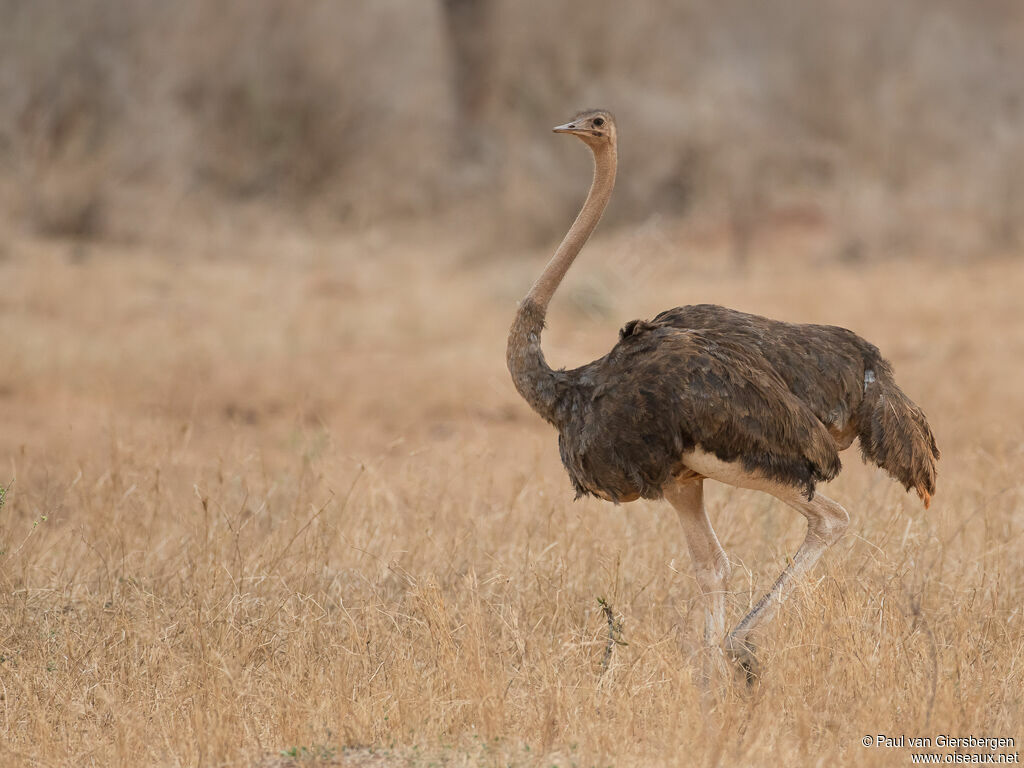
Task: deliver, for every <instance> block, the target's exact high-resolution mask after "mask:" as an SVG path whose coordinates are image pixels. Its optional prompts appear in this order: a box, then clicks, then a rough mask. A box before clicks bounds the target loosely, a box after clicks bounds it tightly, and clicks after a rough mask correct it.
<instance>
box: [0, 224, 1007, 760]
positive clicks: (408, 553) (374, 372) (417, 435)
mask: <svg viewBox="0 0 1024 768" xmlns="http://www.w3.org/2000/svg"><path fill="white" fill-rule="evenodd" d="M436 235H437V233H436V232H430V231H425V230H420V229H411V230H409V231H406V232H401V231H398V230H392V232H391V233H389V234H388V235H387V236H384V235H383V234H382V233H381V232H369V233H366V234H363V235H358V236H351V237H341V236H338V237H334V238H319V239H314V238H310V237H307V236H305V235H303V234H301V233H294V232H287V231H285V232H259V231H257V232H255V233H254V234H253V235H252V236H251V237H248V238H239V237H237V236H235V235H232V234H227V235H223V236H220V235H216V234H214V235H209V236H207V237H206V238H203V237H200V236H198V235H196V236H189V237H185V236H182V237H181V238H179V241H178V242H177V243H175V245H174V248H173V249H170V248H168V249H167V250H162V249H157V248H147V247H142V246H138V247H134V248H127V247H119V246H113V245H111V246H104V247H99V246H85V247H82V246H70V245H67V244H64V243H60V242H57V241H36V240H31V239H14V240H13V241H12V243H11V245H9V246H8V248H7V250H6V251H5V254H4V257H3V260H2V261H0V284H2V285H3V286H4V291H3V292H2V294H0V338H2V339H3V340H4V341H3V360H4V363H3V366H2V368H0V425H2V426H0V480H2V481H4V484H5V485H6V484H7V481H13V485H12V486H11V488H10V490H9V493H8V496H7V500H6V504H5V505H4V506H3V508H2V510H0V762H3V763H4V764H5V765H42V766H63V765H73V766H86V765H161V766H163V765H168V766H170V765H235V766H251V765H257V764H260V765H264V766H284V765H295V764H308V765H316V764H352V765H367V766H369V765H415V766H419V765H429V764H450V765H541V764H543V765H559V766H570V765H579V766H591V765H595V766H596V765H602V766H603V765H609V764H615V765H626V766H628V765H654V764H677V763H678V764H694V765H831V764H845V765H859V764H866V763H868V762H870V763H871V764H875V765H900V766H902V765H908V764H909V763H910V758H909V752H910V750H909V749H893V750H883V749H872V750H867V749H865V748H864V747H862V746H861V744H860V741H861V738H862V737H863V736H864V735H865V734H875V733H893V734H899V733H905V734H908V735H934V734H937V733H950V734H954V735H967V734H974V735H988V736H1014V737H1016V738H1017V739H1018V744H1019V743H1020V739H1021V738H1024V732H1022V731H1021V712H1022V701H1021V696H1022V694H1021V691H1022V671H1024V667H1022V652H1024V633H1022V616H1021V610H1020V606H1021V604H1022V602H1024V573H1022V571H1021V566H1020V564H1021V562H1022V560H1024V531H1022V523H1021V519H1022V518H1021V505H1022V502H1024V497H1022V491H1021V484H1020V473H1021V467H1022V450H1021V445H1022V442H1021V438H1022V428H1021V426H1020V425H1021V423H1022V422H1024V396H1022V394H1021V390H1020V384H1019V381H1020V378H1021V375H1022V374H1024V368H1022V366H1024V362H1022V361H1024V316H1022V314H1021V312H1020V308H1019V297H1020V295H1021V289H1022V288H1024V265H1022V264H1021V263H1020V261H1019V260H1017V261H1007V260H992V261H989V262H985V263H979V264H976V265H972V266H964V265H957V264H949V265H945V266H944V265H942V263H941V262H940V261H936V263H933V264H930V265H926V264H923V263H916V262H910V261H905V262H895V263H892V264H888V265H884V266H883V265H869V266H866V267H863V268H859V269H852V268H849V267H842V266H836V265H829V266H823V265H821V264H820V263H818V262H817V261H816V258H817V257H816V255H815V254H816V253H817V251H816V248H817V243H818V242H819V240H820V238H819V237H818V233H815V232H813V231H810V232H809V231H806V230H799V229H792V230H783V229H779V230H778V231H777V232H776V234H775V235H773V239H772V240H771V242H769V243H766V248H767V250H766V252H765V254H764V263H765V264H771V267H770V268H768V267H767V266H766V267H764V268H760V267H758V266H757V265H753V267H752V268H751V271H749V272H748V273H747V274H745V275H739V276H737V275H733V274H729V273H728V272H726V271H725V270H724V269H722V268H720V267H719V266H718V265H719V264H720V263H721V261H722V260H723V257H724V254H725V253H726V251H727V247H726V245H725V242H724V239H723V238H722V237H720V236H718V235H715V233H710V234H709V233H703V234H700V233H694V232H691V231H689V230H683V229H677V228H673V227H669V226H660V227H659V226H654V225H651V226H648V227H647V228H645V229H642V230H639V231H638V232H636V233H634V234H631V235H628V236H625V235H623V236H615V237H611V238H605V239H603V240H600V241H598V242H596V243H594V244H593V247H592V248H591V249H589V250H588V252H587V253H586V254H585V257H584V260H583V262H581V264H580V265H579V268H578V269H577V271H576V272H574V273H573V274H572V275H571V276H570V279H569V281H568V283H567V285H566V286H565V289H564V292H563V293H562V294H560V296H559V297H558V298H557V299H556V302H555V303H556V307H555V312H554V316H553V317H552V319H551V330H550V331H549V333H548V338H547V348H548V350H549V358H550V359H552V360H553V361H557V362H559V363H575V362H577V361H582V360H585V359H590V358H591V357H593V356H596V355H597V354H600V353H602V352H603V351H604V350H605V349H606V347H607V345H608V344H609V343H610V341H611V340H612V339H613V338H614V337H615V331H616V329H617V327H618V325H619V324H620V323H621V322H622V321H624V320H626V319H629V318H630V317H634V316H650V315H651V314H653V313H654V312H655V311H657V310H659V309H662V308H664V307H667V306H672V305H674V304H679V303H686V302H693V301H699V300H710V301H719V302H723V303H728V304H731V305H733V306H737V307H740V308H744V309H748V310H751V311H757V312H763V313H767V314H771V315H774V316H779V317H784V318H790V319H803V320H811V321H831V322H835V323H839V324H844V325H847V326H849V327H852V328H854V329H856V330H858V331H860V332H861V333H863V334H864V335H866V336H867V337H868V338H871V339H873V340H874V341H876V342H877V343H878V344H879V345H880V346H881V347H882V348H883V350H884V351H886V353H887V354H888V355H889V356H890V358H891V359H892V360H893V362H894V364H895V366H896V369H897V373H898V377H899V380H900V381H901V382H902V383H903V385H904V387H905V388H906V389H907V391H908V392H910V393H911V394H912V395H913V397H914V398H915V399H916V400H917V401H918V402H919V403H920V404H921V405H922V406H923V407H924V408H925V409H926V411H927V412H928V413H929V415H930V416H931V418H932V421H933V425H934V427H935V430H936V433H937V435H938V437H939V441H940V445H941V447H942V449H943V461H942V464H941V475H940V485H939V494H938V496H937V497H936V500H935V504H934V506H933V507H932V509H931V511H929V512H925V511H924V510H922V509H921V508H920V507H919V505H918V504H916V503H915V500H914V499H913V498H912V497H910V496H908V495H905V494H904V493H903V492H902V489H900V488H899V487H897V486H896V485H895V484H894V483H893V482H891V481H889V480H888V479H886V478H885V477H884V476H883V475H882V474H881V473H879V472H876V471H872V470H870V469H868V468H866V467H864V466H862V465H861V463H860V461H859V459H858V458H857V457H856V455H855V453H854V452H849V453H848V454H846V463H847V469H846V471H845V472H844V474H843V475H842V476H841V477H840V478H839V479H838V480H837V481H836V482H835V483H833V484H832V488H831V490H830V495H833V496H834V497H836V498H837V499H839V500H841V501H842V502H843V503H844V504H846V506H847V507H848V508H849V509H850V510H851V512H852V515H853V524H852V527H851V530H850V533H849V534H848V535H847V536H846V537H845V538H844V539H843V540H842V541H841V542H839V543H838V544H837V545H836V546H835V547H834V548H833V550H832V551H830V552H829V553H828V554H827V556H826V557H825V559H824V561H823V564H822V565H821V566H819V568H818V569H817V570H816V571H815V572H814V579H813V581H812V582H811V583H808V584H807V585H806V588H804V589H801V590H799V591H798V593H797V594H796V595H794V597H793V598H792V599H791V600H789V601H788V602H787V603H786V605H785V607H784V609H783V611H782V614H781V616H780V618H779V619H778V620H777V621H776V622H775V623H773V624H772V625H771V626H770V628H769V629H768V630H767V631H766V632H764V633H763V634H762V637H761V642H762V644H763V646H762V658H763V661H764V663H765V676H764V680H763V682H762V683H761V685H760V686H759V687H758V688H757V689H756V690H755V691H753V692H751V693H746V692H745V691H744V690H742V689H741V688H736V689H735V690H729V691H727V692H725V693H724V694H723V695H722V697H721V698H720V700H719V701H718V703H717V707H716V710H715V713H714V717H713V720H712V721H711V723H710V725H709V726H707V729H706V726H705V724H704V723H703V721H702V717H701V714H700V708H699V702H698V698H697V694H696V691H695V687H694V682H693V678H694V669H695V665H696V664H697V662H698V660H697V657H696V654H697V651H698V648H699V640H698V638H699V633H700V629H701V623H702V610H701V605H700V601H699V599H698V593H697V590H696V586H695V583H694V580H693V578H692V575H691V570H690V563H689V558H688V556H687V554H686V550H685V545H684V542H683V540H682V537H681V534H680V532H679V531H678V530H677V523H676V522H675V520H674V516H673V515H672V514H671V513H670V512H669V511H668V510H667V508H666V507H664V506H663V505H660V504H655V503H646V502H640V503H634V504H631V505H628V506H624V507H614V506H612V505H608V504H602V503H598V502H595V501H592V500H588V501H582V502H577V503H575V504H574V503H572V501H571V493H570V490H569V485H568V481H567V479H566V478H565V476H564V474H563V471H562V469H561V467H560V465H559V462H558V458H557V451H556V448H555V440H554V435H553V434H552V432H551V431H550V429H549V428H548V427H546V425H544V424H542V423H540V422H539V420H538V419H536V418H535V417H534V416H533V415H532V414H531V413H530V412H529V411H528V409H527V407H526V406H525V405H524V404H523V403H521V402H520V401H519V400H518V399H517V398H516V396H515V393H514V391H513V389H512V387H511V384H510V382H509V381H508V378H507V374H506V372H505V370H504V361H503V348H504V337H505V332H506V328H507V325H508V322H509V320H510V317H511V314H512V311H513V307H514V302H515V298H516V297H517V296H518V295H519V294H520V292H521V291H522V290H524V289H525V287H526V286H527V284H528V281H529V278H530V276H531V274H532V272H533V270H534V269H536V268H538V267H539V265H540V263H541V260H542V259H543V254H540V253H538V254H535V255H534V256H533V257H532V258H530V259H529V260H528V261H527V262H515V263H505V264H498V263H492V264H486V265H475V266H472V267H466V266H464V265H462V266H460V263H459V261H458V260H457V259H455V258H453V257H446V256H444V254H445V253H454V252H458V251H459V248H460V245H461V244H460V243H458V242H450V241H438V239H437V237H436ZM218 238H222V239H218ZM816 238H817V239H816ZM228 253H230V254H232V255H230V256H229V255H225V254H228ZM235 254H238V255H235ZM241 254H244V258H243V257H242V256H241ZM784 254H785V255H784ZM708 497H709V505H710V512H711V515H712V519H713V520H714V521H715V523H716V525H717V528H718V531H719V535H720V536H721V538H722V540H723V544H724V546H725V548H726V550H727V551H728V552H729V553H730V555H731V557H732V558H733V561H734V563H735V564H736V566H737V568H736V570H735V573H734V577H733V579H732V584H731V586H732V589H733V590H734V592H733V593H732V595H731V596H730V601H729V602H730V612H731V615H732V616H733V617H736V618H738V617H739V615H740V614H741V612H742V611H743V610H744V609H745V608H746V607H747V606H748V605H750V604H751V602H752V601H753V600H756V599H757V597H758V595H759V594H760V592H761V591H763V590H764V589H765V588H766V587H767V586H768V585H769V584H770V582H771V579H773V578H774V576H775V575H776V574H777V572H778V571H779V570H780V569H781V567H782V565H783V563H784V561H785V558H786V556H787V554H788V553H791V552H793V551H794V549H795V547H796V545H797V543H798V542H799V539H800V537H801V536H802V528H803V524H802V521H801V520H800V519H799V517H798V516H797V515H795V514H793V513H792V512H790V511H788V510H786V509H783V508H780V507H779V505H778V504H776V503H774V502H772V501H770V500H768V499H766V498H764V497H762V496H759V495H756V494H749V493H746V492H740V491H734V490H731V489H728V488H725V487H722V486H712V487H711V488H710V489H709V492H708ZM598 598H604V599H606V600H607V601H608V603H609V604H610V605H611V606H612V608H613V610H614V612H615V617H616V620H617V621H620V622H621V626H622V633H623V638H624V640H625V641H626V642H627V643H628V645H616V646H615V648H614V650H613V653H612V655H611V659H610V664H609V667H608V669H607V670H606V671H603V672H602V658H603V656H604V653H605V645H606V637H607V621H606V617H605V616H604V615H603V612H602V609H601V607H600V605H599V604H598ZM282 750H285V751H286V752H290V754H284V755H282Z"/></svg>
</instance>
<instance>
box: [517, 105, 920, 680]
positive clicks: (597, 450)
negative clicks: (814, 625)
mask: <svg viewBox="0 0 1024 768" xmlns="http://www.w3.org/2000/svg"><path fill="white" fill-rule="evenodd" d="M554 131H555V132H556V133H566V134H571V135H573V136H578V137H579V138H580V139H582V140H583V142H584V143H585V144H586V145H587V146H588V147H590V150H591V151H592V152H593V155H594V179H593V183H592V185H591V187H590V193H589V194H588V195H587V199H586V202H585V203H584V205H583V208H582V210H581V211H580V213H579V215H578V216H577V218H576V220H575V222H573V224H572V226H571V227H570V229H569V231H568V233H567V234H566V236H565V238H564V239H563V240H562V243H561V245H559V247H558V250H557V251H556V252H555V255H554V257H552V259H551V261H550V262H549V263H548V265H547V267H545V269H544V271H543V272H542V273H541V275H540V277H539V278H538V279H537V281H536V283H534V285H533V287H532V288H531V289H530V292H529V293H528V294H527V295H526V298H525V299H523V301H522V303H521V304H520V305H519V308H518V311H517V313H516V316H515V320H514V322H513V323H512V328H511V330H510V331H509V337H508V349H507V362H508V368H509V371H510V372H511V374H512V381H513V382H514V383H515V387H516V389H517V390H518V391H519V394H520V395H522V397H523V398H524V399H525V400H526V402H527V403H529V404H530V406H531V407H532V408H533V410H535V411H536V412H537V413H538V414H540V415H541V416H542V417H543V418H544V419H546V420H547V421H548V422H550V423H551V424H552V425H554V427H555V428H556V429H557V430H558V447H559V452H560V454H561V458H562V463H563V464H564V465H565V468H566V470H568V473H569V478H570V479H571V481H572V484H573V486H574V488H575V490H576V498H579V497H581V496H585V495H593V496H597V497H599V498H601V499H605V500H607V501H612V502H615V503H622V502H628V501H634V500H636V499H638V498H641V497H642V498H645V499H658V498H664V499H666V500H667V501H668V502H669V503H670V504H671V505H672V506H673V507H674V508H675V510H676V513H677V514H678V517H679V520H680V522H681V523H682V527H683V530H684V533H685V537H686V541H687V545H688V548H689V550H690V555H691V558H692V560H693V565H694V569H695V571H696V580H697V584H698V587H699V588H700V591H701V594H702V599H703V601H704V608H705V627H704V645H705V647H706V648H707V649H713V648H721V647H722V645H723V643H724V649H725V651H726V652H727V653H728V654H729V656H730V657H731V658H732V659H733V661H734V662H735V663H736V664H738V666H739V668H740V669H741V670H743V671H744V672H745V673H746V676H747V680H748V682H750V681H752V680H753V679H754V677H755V675H756V674H757V659H756V657H755V655H754V648H753V645H752V643H751V642H750V639H749V637H748V636H749V635H750V633H751V632H752V631H753V630H754V629H755V628H756V627H757V626H758V625H760V624H763V623H765V622H766V621H767V620H768V619H770V618H771V616H772V614H773V613H774V611H775V609H776V607H777V605H778V603H779V602H780V600H781V599H782V597H783V596H784V594H785V593H786V590H787V588H788V587H789V586H790V585H791V584H792V583H793V581H794V579H797V578H798V577H800V576H801V575H802V574H804V573H806V572H807V571H808V570H809V569H810V568H812V567H813V566H814V564H815V563H816V562H817V560H818V558H819V557H821V555H822V553H823V552H824V550H825V549H826V548H827V547H828V546H829V545H830V544H832V543H833V542H835V541H836V540H837V539H838V538H839V537H840V536H841V535H842V534H843V532H844V531H845V530H846V527H847V525H848V524H849V520H850V518H849V515H848V514H847V512H846V510H845V509H843V507H841V506H840V505H839V504H837V503H836V502H834V501H832V500H831V499H829V498H826V497H825V496H824V495H822V494H820V493H816V485H817V483H818V482H822V481H829V480H831V479H833V478H834V477H835V476H836V475H837V474H839V470H840V467H841V465H840V461H839V451H841V450H844V449H846V448H848V447H849V446H850V444H851V443H852V442H853V440H854V438H858V439H859V440H860V448H861V452H862V453H863V456H864V459H865V461H867V460H870V461H872V462H874V463H876V464H877V465H878V466H880V467H882V468H883V469H885V470H886V471H887V472H888V473H889V474H890V475H891V476H892V477H894V478H895V479H896V480H898V481H899V482H901V483H902V484H903V485H904V486H905V487H906V488H907V489H908V490H909V489H911V488H913V489H914V490H916V491H917V493H918V495H919V496H920V497H921V500H922V501H923V502H924V506H925V507H926V508H927V507H928V505H929V502H930V501H931V497H932V494H934V493H935V475H936V467H935V464H936V461H937V460H938V458H939V450H938V447H937V446H936V444H935V438H934V436H933V435H932V431H931V429H930V428H929V426H928V422H927V420H926V419H925V415H924V413H923V412H922V410H921V409H920V408H919V407H918V406H917V405H915V404H914V403H913V402H912V401H911V400H910V399H909V398H908V397H907V396H906V395H905V394H904V393H903V391H902V390H901V389H900V388H899V387H898V386H897V385H896V382H895V381H894V379H893V373H892V369H891V367H890V366H889V363H888V362H886V360H884V359H883V358H882V356H881V355H880V354H879V351H878V349H877V348H876V347H875V346H873V345H872V344H870V343H868V342H867V341H865V340H864V339H862V338H860V337H859V336H857V335H856V334H854V333H853V332H852V331H848V330H846V329H845V328H838V327H834V326H827V325H797V324H793V323H786V322H781V321H778V320H770V319H768V318H764V317H759V316H757V315H750V314H746V313H743V312H738V311H736V310H732V309H726V308H725V307H720V306H716V305H711V304H700V305H696V306H686V307H676V308H675V309H669V310H666V311H665V312H662V313H661V314H659V315H657V316H656V317H655V318H654V319H653V320H633V321H630V322H628V323H626V325H625V326H623V328H622V330H621V331H620V332H619V340H618V342H617V343H616V344H615V346H614V347H613V348H612V350H611V352H609V353H608V354H607V355H605V356H604V357H602V358H601V359H599V360H595V361H594V362H592V363H588V364H587V365H584V366H581V367H579V368H575V369H573V370H565V369H560V370H553V369H552V368H551V367H550V366H549V365H548V364H547V362H546V361H545V359H544V353H543V352H542V350H541V345H540V337H541V332H542V330H543V328H544V318H545V315H546V313H547V308H548V304H549V302H550V301H551V297H552V295H553V294H554V292H555V290H556V289H557V288H558V285H559V283H561V281H562V278H563V277H564V276H565V273H566V272H567V271H568V269H569V267H570V266H571V265H572V263H573V260H574V259H575V258H576V256H577V254H579V252H580V249H581V248H582V247H583V245H584V243H585V242H586V241H587V239H588V238H589V237H590V234H591V233H592V232H593V231H594V228H595V227H596V226H597V223H598V220H599V219H600V218H601V214H602V213H603V211H604V209H605V206H606V205H607V204H608V199H609V197H610V196H611V193H612V187H613V186H614V184H615V170H616V159H617V155H616V128H615V119H614V117H613V116H612V114H611V113H610V112H608V111H607V110H603V109H599V110H591V111H586V112H581V113H580V114H578V115H577V116H576V117H575V118H573V119H572V121H571V122H568V123H566V124H565V125H560V126H558V127H556V128H555V129H554ZM705 479H708V480H717V481H719V482H723V483H728V484H730V485H734V486H737V487H740V488H751V489H756V490H760V491H765V492H767V493H770V494H771V495H772V496H775V497H776V498H778V499H780V500H781V501H783V502H785V503H786V504H787V505H789V506H790V507H792V508H794V509H795V510H796V511H797V512H799V513H800V514H802V515H803V516H804V517H805V518H807V533H806V536H805V538H804V540H803V543H802V544H801V545H800V548H799V549H798V550H797V552H796V554H795V556H794V557H793V559H792V561H791V562H790V564H789V565H788V566H787V567H786V569H785V570H783V572H782V574H781V575H780V576H779V577H778V579H777V580H776V581H775V583H774V584H773V585H772V587H771V589H769V590H768V592H767V594H765V595H764V596H763V597H762V598H761V599H760V600H759V601H758V602H757V604H756V605H755V606H754V607H753V609H752V610H751V611H750V612H749V613H747V615H746V616H744V617H743V619H742V620H741V621H740V622H739V624H737V625H736V627H735V628H734V629H733V630H732V631H731V632H729V633H728V634H726V624H725V590H726V583H727V581H728V578H729V560H728V558H727V557H726V554H725V552H724V551H723V549H722V546H721V544H720V543H719V541H718V537H717V536H716V535H715V531H714V529H713V528H712V527H711V521H710V520H709V519H708V515H707V513H706V511H705V509H704V499H703V482H704V480H705Z"/></svg>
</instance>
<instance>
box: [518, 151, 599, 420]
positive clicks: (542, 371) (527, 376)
mask: <svg viewBox="0 0 1024 768" xmlns="http://www.w3.org/2000/svg"><path fill="white" fill-rule="evenodd" d="M592 149H593V151H594V181H593V183H592V184H591V185H590V193H589V194H588V195H587V200H586V202H585V203H584V204H583V208H582V209H580V212H579V215H578V216H577V217H576V221H574V222H573V224H572V226H571V227H570V228H569V231H568V232H567V233H566V235H565V238H564V239H563V240H562V243H561V245H559V246H558V250H556V251H555V255H554V256H553V257H552V258H551V261H549V262H548V265H547V266H546V267H545V268H544V271H543V272H542V273H541V275H540V277H538V278H537V282H535V283H534V284H533V287H532V288H531V289H530V292H529V293H528V294H526V298H524V299H523V301H522V303H521V304H520V305H519V311H518V312H517V313H516V317H515V320H514V321H513V323H512V328H511V329H510V330H509V334H508V348H507V351H506V361H507V363H508V369H509V372H511V374H512V381H513V382H514V383H515V386H516V389H517V390H518V391H519V394H520V395H522V396H523V398H524V399H525V400H526V402H528V403H529V404H530V406H531V407H532V408H533V409H534V410H535V411H536V412H537V413H539V414H540V415H541V416H543V417H544V418H545V419H547V420H548V421H549V422H551V423H552V424H555V425H556V426H559V423H558V422H559V419H558V413H557V402H558V394H559V392H558V390H559V383H560V381H561V379H562V378H563V376H562V375H561V374H560V372H556V371H553V370H551V367H550V366H548V364H547V361H546V360H545V359H544V353H543V352H542V351H541V348H540V335H541V332H542V331H543V330H544V320H545V317H546V316H547V311H548V304H549V303H550V302H551V297H552V296H554V294H555V291H556V290H557V289H558V286H559V285H560V284H561V282H562V278H564V277H565V273H566V272H568V271H569V267H570V266H572V263H573V261H575V260H576V257H577V256H578V255H579V252H580V250H581V249H582V248H583V244H584V243H586V242H587V240H588V239H589V238H590V235H591V233H592V232H593V231H594V228H595V227H596V226H597V223H598V222H599V221H600V220H601V214H603V213H604V209H605V207H607V205H608V199H609V198H610V197H611V195H612V188H613V187H614V186H615V168H616V164H617V156H616V150H615V145H614V144H602V145H599V146H597V147H596V148H592Z"/></svg>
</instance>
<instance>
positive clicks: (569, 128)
mask: <svg viewBox="0 0 1024 768" xmlns="http://www.w3.org/2000/svg"><path fill="white" fill-rule="evenodd" d="M551 130H552V131H554V132H555V133H576V131H578V130H580V129H579V128H578V127H577V126H576V123H566V124H565V125H556V126H555V127H554V128H552V129H551Z"/></svg>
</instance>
